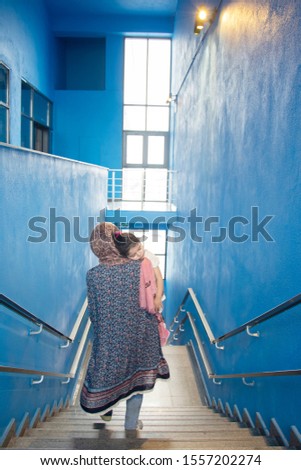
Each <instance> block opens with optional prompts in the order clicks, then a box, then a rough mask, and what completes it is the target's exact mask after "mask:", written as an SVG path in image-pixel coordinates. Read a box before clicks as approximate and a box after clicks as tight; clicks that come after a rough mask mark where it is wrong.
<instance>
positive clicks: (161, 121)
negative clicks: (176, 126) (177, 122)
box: [146, 106, 169, 132]
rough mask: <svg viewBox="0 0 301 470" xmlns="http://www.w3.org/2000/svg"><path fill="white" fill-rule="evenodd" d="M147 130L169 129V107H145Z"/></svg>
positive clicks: (164, 130) (166, 130)
mask: <svg viewBox="0 0 301 470" xmlns="http://www.w3.org/2000/svg"><path fill="white" fill-rule="evenodd" d="M146 129H147V130H148V131H162V132H168V130H169V107H167V106H165V107H163V106H162V107H161V106H159V107H153V106H149V107H148V108H147V126H146Z"/></svg>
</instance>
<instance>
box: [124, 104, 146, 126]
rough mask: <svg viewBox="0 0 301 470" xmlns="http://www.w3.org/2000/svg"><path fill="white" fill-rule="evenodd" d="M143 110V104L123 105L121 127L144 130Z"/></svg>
mask: <svg viewBox="0 0 301 470" xmlns="http://www.w3.org/2000/svg"><path fill="white" fill-rule="evenodd" d="M145 112H146V108H145V106H124V114H123V129H124V130H126V131H144V130H145V117H146V116H145Z"/></svg>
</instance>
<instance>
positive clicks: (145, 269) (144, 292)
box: [139, 258, 170, 346]
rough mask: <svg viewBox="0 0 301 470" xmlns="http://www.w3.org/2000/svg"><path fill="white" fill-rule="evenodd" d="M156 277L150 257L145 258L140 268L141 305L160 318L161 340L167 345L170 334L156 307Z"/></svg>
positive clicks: (162, 344) (162, 343) (163, 344)
mask: <svg viewBox="0 0 301 470" xmlns="http://www.w3.org/2000/svg"><path fill="white" fill-rule="evenodd" d="M156 290H157V289H156V278H155V273H154V269H153V267H152V264H151V262H150V260H149V259H147V258H144V259H143V260H142V262H141V270H140V295H139V300H140V307H141V308H143V309H144V310H147V311H148V312H149V313H152V314H154V315H156V317H157V320H158V330H159V335H160V340H161V346H165V345H166V343H167V340H168V337H169V335H170V333H169V331H168V330H167V328H166V325H165V323H164V320H163V318H162V315H161V313H159V312H156V311H155V308H154V296H155V295H156Z"/></svg>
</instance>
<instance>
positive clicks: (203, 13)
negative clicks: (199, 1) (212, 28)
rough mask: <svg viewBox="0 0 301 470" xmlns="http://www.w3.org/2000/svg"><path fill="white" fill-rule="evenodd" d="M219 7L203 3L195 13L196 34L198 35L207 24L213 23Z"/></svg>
mask: <svg viewBox="0 0 301 470" xmlns="http://www.w3.org/2000/svg"><path fill="white" fill-rule="evenodd" d="M216 12H217V9H216V8H210V7H207V6H206V5H202V6H200V7H199V8H198V9H197V12H196V14H195V23H194V34H196V35H198V34H200V32H201V31H202V29H203V28H204V26H205V25H206V24H211V23H212V22H213V20H214V18H215V15H216Z"/></svg>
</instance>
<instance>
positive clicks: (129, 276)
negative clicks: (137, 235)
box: [81, 261, 169, 413]
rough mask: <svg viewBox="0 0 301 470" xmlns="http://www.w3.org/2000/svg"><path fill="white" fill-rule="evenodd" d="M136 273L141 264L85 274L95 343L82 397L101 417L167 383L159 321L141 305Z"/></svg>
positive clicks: (87, 407) (102, 266)
mask: <svg viewBox="0 0 301 470" xmlns="http://www.w3.org/2000/svg"><path fill="white" fill-rule="evenodd" d="M140 268H141V263H140V261H129V262H127V263H124V264H121V265H111V266H110V265H106V264H102V263H100V264H99V265H98V266H96V267H94V268H92V269H90V270H89V271H88V273H87V289H88V308H89V314H90V318H91V321H92V324H93V329H94V338H93V348H92V353H91V358H90V362H89V366H88V371H87V376H86V381H85V385H84V387H83V390H82V394H81V405H82V407H83V408H84V409H85V410H86V411H89V412H92V413H93V412H99V411H104V410H106V409H108V408H110V407H111V406H113V405H114V404H115V403H117V402H118V401H119V400H120V399H122V398H127V397H129V396H130V395H131V394H133V393H134V392H136V393H137V392H143V391H145V390H150V389H152V388H153V387H154V385H155V381H156V379H157V378H168V377H169V370H168V365H167V363H166V361H165V359H164V357H163V355H162V351H161V346H160V339H159V335H158V324H157V319H156V317H155V316H154V315H152V314H150V313H148V312H147V311H145V310H143V309H141V308H140V305H139V285H140Z"/></svg>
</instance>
